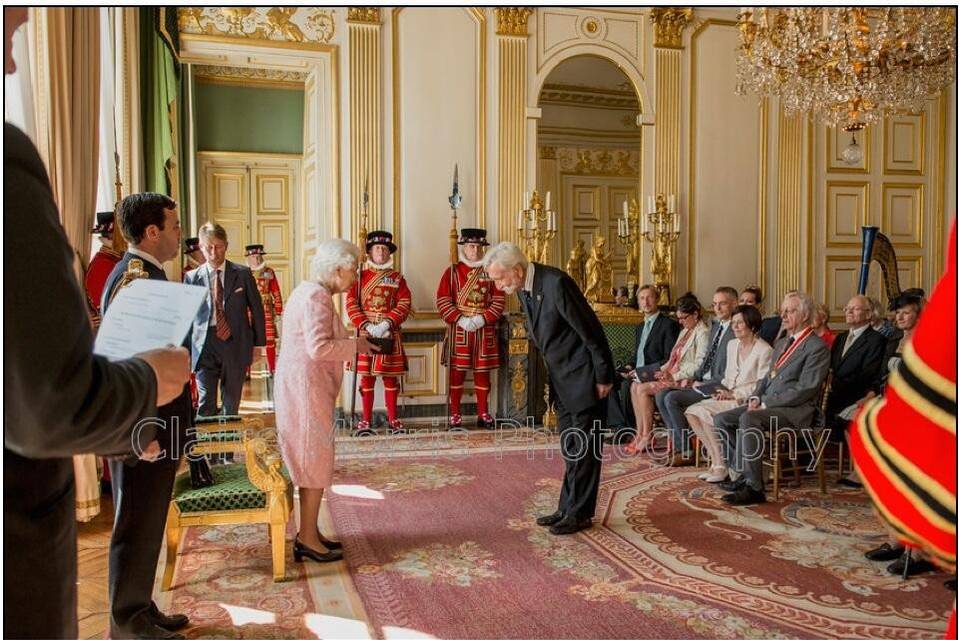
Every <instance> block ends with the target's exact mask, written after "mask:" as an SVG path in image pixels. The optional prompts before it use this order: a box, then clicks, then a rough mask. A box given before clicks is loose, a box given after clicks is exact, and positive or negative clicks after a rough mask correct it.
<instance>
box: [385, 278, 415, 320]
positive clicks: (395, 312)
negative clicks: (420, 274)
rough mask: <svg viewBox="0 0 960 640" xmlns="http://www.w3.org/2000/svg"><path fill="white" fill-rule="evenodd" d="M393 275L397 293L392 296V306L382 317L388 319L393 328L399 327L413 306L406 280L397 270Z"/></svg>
mask: <svg viewBox="0 0 960 640" xmlns="http://www.w3.org/2000/svg"><path fill="white" fill-rule="evenodd" d="M393 277H394V278H396V280H397V294H396V298H394V307H393V309H391V310H390V311H389V312H387V313H385V314H384V315H383V317H384V319H386V320H389V321H390V326H391V327H392V328H393V329H398V328H400V325H402V324H403V323H404V321H405V320H406V319H407V316H408V315H410V307H411V306H413V296H412V295H411V293H410V287H408V286H407V280H406V278H404V277H403V276H402V275H400V273H399V272H394V273H393Z"/></svg>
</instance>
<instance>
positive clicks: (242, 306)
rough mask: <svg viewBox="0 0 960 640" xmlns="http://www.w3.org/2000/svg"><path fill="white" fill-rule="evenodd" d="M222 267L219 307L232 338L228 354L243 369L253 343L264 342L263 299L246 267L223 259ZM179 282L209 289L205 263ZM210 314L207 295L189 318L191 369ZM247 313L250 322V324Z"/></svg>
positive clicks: (205, 336) (205, 335)
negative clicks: (251, 321) (194, 314)
mask: <svg viewBox="0 0 960 640" xmlns="http://www.w3.org/2000/svg"><path fill="white" fill-rule="evenodd" d="M223 269H224V272H223V309H224V315H226V317H227V323H228V324H229V325H230V333H231V335H232V336H233V338H234V340H233V341H232V342H231V344H232V354H231V355H232V357H233V358H234V364H235V365H236V366H241V367H243V368H244V369H246V368H247V367H249V366H250V363H251V362H252V361H253V347H255V346H257V347H262V346H264V345H265V344H267V330H266V325H265V319H264V313H263V299H262V298H261V297H260V291H259V289H257V282H256V280H254V278H253V272H251V271H250V269H249V267H244V266H241V265H239V264H235V263H233V262H230V261H229V260H224V262H223ZM183 282H184V284H191V285H196V286H201V287H206V288H207V290H208V291H212V289H211V288H210V278H209V276H208V271H207V268H206V267H199V268H197V269H194V270H193V271H191V272H190V273H188V274H187V275H186V276H185V277H184V279H183ZM248 310H249V312H250V315H249V316H248V315H247V311H248ZM212 314H213V300H212V299H211V296H207V299H206V300H205V301H204V302H203V304H202V305H200V311H198V312H197V317H196V318H195V319H194V321H193V331H192V335H191V347H192V348H191V354H192V356H193V358H192V365H193V369H194V370H196V368H197V361H198V360H199V359H200V352H201V351H203V344H204V342H205V341H206V339H207V327H208V325H209V324H210V317H211V315H212ZM251 317H252V318H253V324H250V318H251Z"/></svg>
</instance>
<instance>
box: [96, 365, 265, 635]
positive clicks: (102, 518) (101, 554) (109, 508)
mask: <svg viewBox="0 0 960 640" xmlns="http://www.w3.org/2000/svg"><path fill="white" fill-rule="evenodd" d="M264 367H265V362H264V361H263V360H262V359H261V358H255V359H254V363H253V371H254V374H253V379H252V380H251V381H250V382H248V383H246V384H245V385H244V390H243V400H242V402H241V411H242V412H244V411H264V410H269V409H270V408H271V407H270V406H269V404H270V403H269V402H267V385H266V378H263V377H261V376H260V375H259V370H260V369H261V368H264ZM112 526H113V500H112V499H111V498H110V495H109V494H104V495H103V497H102V498H101V502H100V513H99V515H97V516H96V517H95V518H94V519H93V520H91V521H90V522H80V523H78V524H77V621H78V624H79V629H80V634H79V637H80V638H82V639H84V640H86V639H89V638H105V637H106V635H107V629H108V628H109V622H110V621H109V612H110V597H109V593H108V590H107V575H108V574H107V570H108V554H109V550H110V531H111V528H112Z"/></svg>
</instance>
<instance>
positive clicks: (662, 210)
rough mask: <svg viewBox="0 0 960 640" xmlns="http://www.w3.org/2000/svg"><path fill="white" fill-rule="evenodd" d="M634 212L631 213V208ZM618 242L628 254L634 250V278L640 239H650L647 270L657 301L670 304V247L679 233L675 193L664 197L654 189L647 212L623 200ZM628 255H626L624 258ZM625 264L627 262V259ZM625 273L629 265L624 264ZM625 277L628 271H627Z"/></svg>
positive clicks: (638, 261) (638, 260) (678, 215)
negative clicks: (652, 282)
mask: <svg viewBox="0 0 960 640" xmlns="http://www.w3.org/2000/svg"><path fill="white" fill-rule="evenodd" d="M634 211H635V212H636V217H634V216H633V215H631V214H633V212H634ZM617 227H618V229H619V232H618V234H617V237H618V239H619V240H620V242H622V243H624V244H625V245H627V246H628V247H630V249H628V256H629V253H630V252H631V251H635V253H634V258H635V260H636V263H635V264H636V265H637V266H636V271H637V279H638V282H639V271H640V266H639V265H640V239H641V238H642V239H644V240H646V241H647V242H649V243H650V245H651V248H652V249H653V251H652V252H651V254H650V272H651V273H652V274H653V281H654V283H655V284H656V287H657V291H659V292H660V300H659V304H662V305H669V304H671V302H672V301H671V296H670V280H671V279H672V276H673V248H674V245H676V243H677V239H678V238H679V237H680V214H678V213H677V209H676V196H674V195H672V194H671V195H670V196H667V197H666V198H665V197H664V195H663V194H662V193H658V194H657V196H656V198H654V197H653V196H647V214H646V215H643V216H641V215H640V207H639V205H637V203H636V201H635V200H634V201H633V202H631V203H630V206H629V207H628V205H627V203H626V202H624V208H623V217H622V218H620V219H619V220H618V222H617ZM628 259H629V258H628ZM628 264H629V262H628ZM628 273H629V267H628ZM628 277H629V275H628Z"/></svg>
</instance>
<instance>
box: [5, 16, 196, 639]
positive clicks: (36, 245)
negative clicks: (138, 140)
mask: <svg viewBox="0 0 960 640" xmlns="http://www.w3.org/2000/svg"><path fill="white" fill-rule="evenodd" d="M3 17H4V21H3V22H4V25H3V26H4V71H5V72H6V73H8V74H9V73H13V72H14V71H15V70H16V64H15V63H14V60H13V57H12V55H11V47H12V44H11V41H12V38H13V34H14V32H15V31H16V30H17V28H18V27H19V26H20V25H22V24H23V23H24V22H26V20H27V7H10V6H7V7H4V9H3ZM3 177H4V188H3V231H4V238H3V247H4V251H5V253H6V255H7V256H8V259H7V261H6V269H5V270H4V274H3V277H4V291H3V302H4V306H5V307H6V309H7V311H8V313H7V314H6V316H5V322H4V324H3V397H4V404H3V559H4V563H3V587H4V588H3V635H4V637H7V638H76V637H77V635H78V632H77V519H76V500H75V494H74V478H73V459H72V458H71V456H72V455H73V454H76V453H99V454H103V455H118V454H121V455H127V454H130V453H131V452H134V451H137V450H139V451H141V452H142V453H143V454H144V456H145V457H147V454H148V452H150V450H151V449H154V453H155V452H156V444H151V442H152V441H153V438H154V435H155V428H154V427H153V426H148V427H147V428H140V427H142V426H143V423H140V421H139V420H138V419H139V418H141V417H146V416H151V415H153V413H154V411H155V409H156V405H158V404H165V403H167V402H170V400H172V399H173V398H175V397H176V396H177V394H179V393H180V390H181V389H182V388H183V385H184V383H186V381H187V380H188V379H189V377H190V371H189V368H188V364H187V363H188V358H187V352H186V350H185V349H183V348H182V347H177V348H175V349H174V348H169V349H156V350H153V351H148V352H146V353H142V354H138V355H137V356H135V357H133V358H130V359H128V360H120V361H117V362H110V361H108V360H107V359H106V358H104V357H102V356H95V355H94V354H93V334H92V332H91V329H90V322H89V318H88V316H87V309H86V304H85V303H84V293H83V292H82V291H81V290H80V285H79V283H78V282H77V277H76V274H75V273H74V271H73V264H74V261H75V259H76V256H75V255H74V253H73V250H72V249H71V248H70V244H69V242H67V237H66V234H64V232H63V227H62V226H61V225H60V215H59V212H58V211H57V205H56V203H55V202H54V200H53V193H52V191H51V189H50V180H49V178H48V176H47V171H46V169H45V168H44V165H43V162H42V161H41V160H40V156H39V154H38V153H37V150H36V148H35V147H34V146H33V143H32V142H30V139H29V138H28V137H27V136H26V134H24V133H23V132H22V131H20V130H19V129H17V128H16V127H14V126H13V125H10V124H4V126H3Z"/></svg>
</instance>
